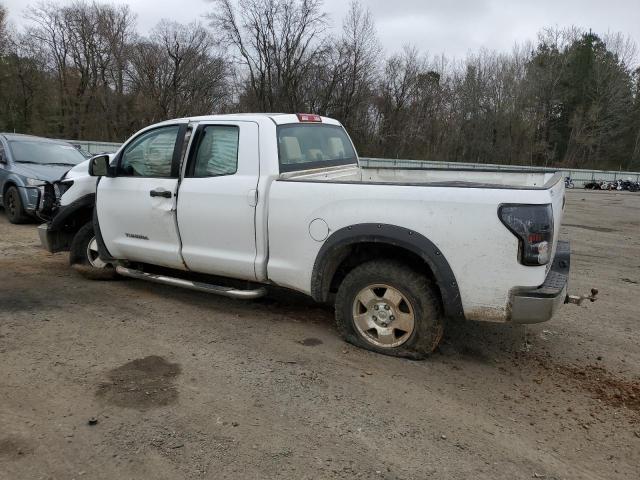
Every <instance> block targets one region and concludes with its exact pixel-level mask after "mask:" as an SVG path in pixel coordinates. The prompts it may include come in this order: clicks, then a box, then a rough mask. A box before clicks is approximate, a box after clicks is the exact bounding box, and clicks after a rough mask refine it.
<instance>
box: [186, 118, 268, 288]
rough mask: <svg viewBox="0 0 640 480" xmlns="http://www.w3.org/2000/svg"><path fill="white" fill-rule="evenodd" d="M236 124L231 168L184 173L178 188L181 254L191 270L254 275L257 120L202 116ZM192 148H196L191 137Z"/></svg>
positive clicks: (221, 122)
mask: <svg viewBox="0 0 640 480" xmlns="http://www.w3.org/2000/svg"><path fill="white" fill-rule="evenodd" d="M200 125H201V126H206V125H223V126H237V127H239V138H238V164H237V165H238V166H237V171H236V173H235V174H232V175H220V176H210V177H200V178H190V177H187V178H183V180H182V182H181V184H180V190H179V193H178V205H177V208H178V214H177V215H178V228H179V230H180V237H181V240H182V257H183V259H184V261H185V264H186V266H187V267H188V268H189V269H190V270H193V271H197V272H200V273H209V274H213V275H221V276H227V277H234V278H241V279H245V280H255V279H256V272H255V259H256V230H255V210H256V201H257V197H258V192H257V190H256V189H257V184H258V176H259V173H260V151H259V144H258V125H257V124H256V123H255V122H238V121H235V122H234V121H227V122H223V121H219V122H218V121H216V122H202V123H201V124H200ZM191 148H192V149H194V148H196V146H195V145H193V142H192V147H191Z"/></svg>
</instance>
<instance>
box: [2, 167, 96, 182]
mask: <svg viewBox="0 0 640 480" xmlns="http://www.w3.org/2000/svg"><path fill="white" fill-rule="evenodd" d="M83 163H86V162H83ZM80 165H82V163H81V164H80ZM80 165H76V166H75V167H73V168H77V167H79V166H80ZM85 168H86V167H85ZM68 170H69V166H68V165H35V164H32V163H14V164H13V166H12V168H11V171H12V172H14V173H17V174H18V175H22V176H25V177H29V178H35V179H38V180H44V181H47V182H55V181H56V180H58V179H59V178H60V177H62V175H64V174H65V172H67V171H68Z"/></svg>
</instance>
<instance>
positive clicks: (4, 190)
mask: <svg viewBox="0 0 640 480" xmlns="http://www.w3.org/2000/svg"><path fill="white" fill-rule="evenodd" d="M11 187H16V188H18V182H17V181H16V180H15V179H14V178H12V177H9V178H8V179H7V180H5V182H4V185H2V204H3V205H4V197H5V196H6V195H7V190H9V188H11Z"/></svg>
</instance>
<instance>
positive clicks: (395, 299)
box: [336, 260, 444, 359]
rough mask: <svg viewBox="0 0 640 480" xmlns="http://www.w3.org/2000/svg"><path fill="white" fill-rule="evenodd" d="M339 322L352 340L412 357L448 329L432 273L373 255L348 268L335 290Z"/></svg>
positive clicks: (424, 353) (431, 346) (432, 346)
mask: <svg viewBox="0 0 640 480" xmlns="http://www.w3.org/2000/svg"><path fill="white" fill-rule="evenodd" d="M336 323H337V326H338V330H339V331H340V333H341V334H342V335H343V337H344V338H345V339H346V340H347V341H348V342H349V343H352V344H354V345H356V346H359V347H362V348H366V349H368V350H372V351H374V352H378V353H383V354H385V355H393V356H398V357H407V358H413V359H422V358H424V357H426V356H427V355H428V354H430V353H431V352H433V350H435V348H436V347H437V346H438V344H439V343H440V340H441V339H442V335H443V331H444V324H443V316H442V309H441V307H440V301H439V299H438V297H437V295H436V293H435V291H434V289H433V286H432V285H431V282H430V281H429V279H428V278H427V277H426V276H425V275H423V274H421V273H419V272H416V271H414V270H413V269H411V268H409V267H408V266H406V265H404V264H402V263H399V262H395V261H392V260H374V261H370V262H367V263H364V264H362V265H360V266H358V267H356V268H354V269H353V270H352V271H351V272H349V273H348V274H347V276H346V277H345V279H344V280H343V281H342V284H341V285H340V288H339V290H338V294H337V295H336Z"/></svg>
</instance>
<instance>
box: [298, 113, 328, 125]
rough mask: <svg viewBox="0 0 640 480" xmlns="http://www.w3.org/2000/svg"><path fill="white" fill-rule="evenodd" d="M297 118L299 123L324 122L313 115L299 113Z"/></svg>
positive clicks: (318, 116)
mask: <svg viewBox="0 0 640 480" xmlns="http://www.w3.org/2000/svg"><path fill="white" fill-rule="evenodd" d="M297 116H298V121H299V122H305V123H306V122H313V123H317V122H322V117H321V116H320V115H315V114H313V113H298V114H297Z"/></svg>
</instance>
